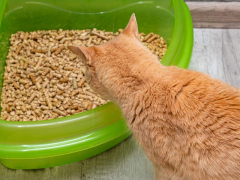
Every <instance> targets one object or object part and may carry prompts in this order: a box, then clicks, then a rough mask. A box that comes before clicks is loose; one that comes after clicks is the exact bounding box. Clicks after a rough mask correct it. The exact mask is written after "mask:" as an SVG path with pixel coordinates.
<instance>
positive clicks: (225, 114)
mask: <svg viewBox="0 0 240 180" xmlns="http://www.w3.org/2000/svg"><path fill="white" fill-rule="evenodd" d="M169 71H170V72H174V74H173V75H172V81H170V83H169V84H170V87H171V88H170V89H171V93H172V94H174V95H173V96H172V95H170V96H172V99H171V100H172V101H171V104H172V106H173V107H172V112H173V114H174V113H175V115H173V116H172V118H173V119H175V120H176V121H178V122H179V123H177V124H176V125H178V126H179V127H181V128H183V129H182V130H183V132H184V131H185V132H187V133H188V134H187V135H186V134H185V135H186V136H185V137H187V141H188V142H189V143H186V144H188V146H186V148H190V149H191V150H192V152H191V153H190V154H191V155H190V156H189V161H190V162H189V164H191V162H197V163H198V166H199V167H202V172H203V173H205V174H208V176H209V177H213V178H215V179H217V178H218V179H240V170H239V166H240V90H239V89H238V88H235V87H232V86H230V85H228V84H226V83H223V82H221V81H219V80H216V79H213V78H211V77H209V76H207V75H205V74H203V73H199V72H194V71H189V70H182V69H178V68H177V69H176V68H169ZM186 121H187V122H186ZM184 126H185V127H184ZM184 128H185V129H184ZM201 156H202V157H201ZM196 157H198V158H197V159H196ZM192 168H193V167H192ZM200 169H201V168H200Z"/></svg>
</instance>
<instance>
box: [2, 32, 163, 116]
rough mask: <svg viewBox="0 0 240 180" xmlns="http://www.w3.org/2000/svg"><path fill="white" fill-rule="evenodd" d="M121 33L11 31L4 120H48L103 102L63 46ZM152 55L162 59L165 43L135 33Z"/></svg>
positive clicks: (151, 35) (96, 42)
mask: <svg viewBox="0 0 240 180" xmlns="http://www.w3.org/2000/svg"><path fill="white" fill-rule="evenodd" d="M121 32H122V29H119V31H118V32H116V33H112V32H105V31H104V30H103V31H102V30H97V29H93V30H90V29H87V30H66V31H63V30H62V29H60V30H58V31H57V30H49V31H34V32H30V33H28V32H17V33H16V34H12V36H11V38H10V44H11V46H10V49H9V54H8V56H7V60H6V66H5V73H4V83H3V88H2V97H1V107H2V111H1V118H2V119H4V120H7V121H39V120H47V119H54V118H59V117H64V116H69V115H72V114H76V113H80V112H83V111H86V110H90V109H93V108H95V107H98V106H100V105H102V104H105V103H107V101H106V100H104V99H102V98H101V97H100V96H99V95H98V94H96V93H95V92H94V91H93V90H92V89H91V88H90V87H89V85H88V84H87V83H86V79H85V72H86V67H85V66H84V64H82V63H81V62H80V61H79V60H78V58H77V56H76V55H74V54H73V53H72V52H70V51H69V50H68V48H67V46H68V45H82V46H96V45H100V44H103V43H105V42H107V41H109V40H111V39H112V38H114V37H115V36H118V35H119V34H120V33H121ZM139 37H140V40H141V41H142V42H143V44H144V45H145V46H146V47H148V48H149V49H150V50H151V51H152V52H153V53H154V54H156V55H157V56H158V57H159V60H161V58H162V57H163V55H164V54H165V52H166V51H167V44H166V41H165V40H164V39H163V38H162V37H160V36H159V35H157V34H154V33H149V34H148V35H145V34H144V33H140V34H139Z"/></svg>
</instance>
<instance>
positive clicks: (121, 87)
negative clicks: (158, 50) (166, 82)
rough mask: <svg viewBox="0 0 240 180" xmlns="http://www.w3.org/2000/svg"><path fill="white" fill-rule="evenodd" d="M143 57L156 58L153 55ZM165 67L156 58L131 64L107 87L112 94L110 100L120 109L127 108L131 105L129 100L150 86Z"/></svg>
mask: <svg viewBox="0 0 240 180" xmlns="http://www.w3.org/2000/svg"><path fill="white" fill-rule="evenodd" d="M145 58H156V57H155V56H151V57H145ZM164 69H165V67H164V66H162V65H161V64H160V62H158V61H157V60H155V61H154V60H152V59H149V60H147V59H144V61H141V59H139V61H138V62H137V65H136V64H131V69H130V71H129V70H128V72H124V70H123V72H122V74H121V76H118V77H117V78H116V79H114V80H113V81H112V82H111V84H110V86H108V89H109V91H110V94H112V100H113V101H114V102H115V103H117V104H118V105H119V106H120V107H121V108H122V109H128V108H129V106H131V103H130V102H134V101H135V100H136V99H137V97H139V94H142V93H143V92H144V91H145V90H146V89H148V87H150V86H152V85H153V83H154V82H155V79H156V78H158V79H164V78H160V76H163V73H161V72H162V71H164Z"/></svg>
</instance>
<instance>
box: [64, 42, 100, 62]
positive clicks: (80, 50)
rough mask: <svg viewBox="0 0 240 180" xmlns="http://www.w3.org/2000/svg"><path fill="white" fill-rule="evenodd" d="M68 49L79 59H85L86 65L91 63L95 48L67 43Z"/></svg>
mask: <svg viewBox="0 0 240 180" xmlns="http://www.w3.org/2000/svg"><path fill="white" fill-rule="evenodd" d="M68 49H69V50H70V51H72V52H73V53H74V54H76V55H77V56H79V57H80V59H82V60H85V62H86V63H87V64H88V65H91V64H92V61H93V58H94V55H95V48H94V47H85V46H73V45H69V46H68Z"/></svg>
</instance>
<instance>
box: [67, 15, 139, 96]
mask: <svg viewBox="0 0 240 180" xmlns="http://www.w3.org/2000/svg"><path fill="white" fill-rule="evenodd" d="M136 43H137V44H138V43H139V44H140V45H141V43H140V40H139V36H138V25H137V21H136V17H135V14H132V16H131V18H130V20H129V23H128V25H127V27H126V28H125V30H124V31H123V32H122V33H121V34H120V35H119V36H117V37H115V38H114V39H112V40H110V41H109V42H106V43H104V44H102V45H99V46H92V47H85V46H68V48H69V50H70V51H72V52H73V53H75V54H77V55H78V58H79V59H80V60H81V61H83V62H84V64H86V66H87V72H86V80H87V82H88V83H89V84H90V86H91V87H92V88H93V89H94V90H95V91H96V92H98V93H99V94H101V95H103V96H104V97H107V98H109V97H108V96H107V95H108V94H109V92H107V89H108V87H107V85H106V84H107V83H108V80H109V79H111V80H112V81H114V78H117V75H118V74H117V73H116V72H118V73H120V72H119V70H120V69H121V68H124V65H126V64H127V62H126V61H129V59H131V55H130V54H129V52H130V51H131V50H130V49H131V48H127V47H131V46H134V45H135V44H136ZM116 81H117V79H116Z"/></svg>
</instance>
